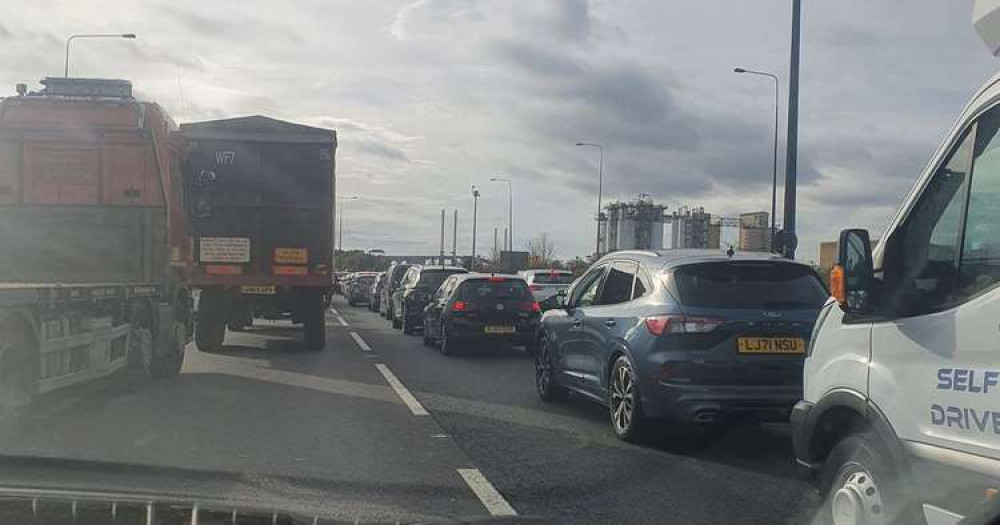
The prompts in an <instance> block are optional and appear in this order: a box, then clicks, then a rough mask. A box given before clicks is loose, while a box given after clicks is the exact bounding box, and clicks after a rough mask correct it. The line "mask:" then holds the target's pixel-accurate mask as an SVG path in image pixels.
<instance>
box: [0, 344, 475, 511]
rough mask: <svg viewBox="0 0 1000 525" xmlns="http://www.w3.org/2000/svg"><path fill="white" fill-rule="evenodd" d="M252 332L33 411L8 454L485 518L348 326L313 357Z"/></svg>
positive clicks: (435, 433) (446, 451) (429, 423)
mask: <svg viewBox="0 0 1000 525" xmlns="http://www.w3.org/2000/svg"><path fill="white" fill-rule="evenodd" d="M266 328H267V329H268V330H271V329H274V328H275V327H266ZM277 328H279V329H280V328H282V327H281V326H278V327H277ZM265 331H266V330H265ZM279 331H280V330H279ZM255 332H256V330H253V331H250V332H247V333H235V334H227V338H226V345H225V346H224V347H223V349H222V350H221V351H220V352H218V353H204V352H199V351H197V350H196V349H195V348H194V347H193V346H190V347H188V349H187V355H186V359H185V365H184V368H183V370H182V373H181V374H180V375H179V376H178V377H176V378H174V379H170V380H165V381H157V382H153V383H149V384H144V385H140V386H138V387H134V388H133V387H120V386H117V385H108V386H107V388H103V389H100V390H95V391H93V392H91V393H90V394H88V395H86V396H83V397H80V398H77V399H71V400H67V403H66V404H65V405H63V406H59V405H58V404H57V405H56V406H55V408H49V409H48V410H47V411H46V412H39V413H35V414H34V415H33V417H31V418H29V419H28V421H27V423H26V425H25V426H24V428H22V429H20V432H18V433H17V435H15V436H13V437H11V438H10V439H7V440H5V441H4V443H3V444H2V446H0V451H2V452H3V453H4V454H12V455H21V456H41V457H56V458H72V459H82V460H93V461H100V462H114V463H124V464H136V465H152V466H164V467H174V468H182V469H194V470H200V471H217V472H233V473H243V474H246V475H247V476H250V477H253V478H255V479H271V478H276V479H280V480H303V483H307V482H309V481H310V480H321V481H323V482H324V483H325V485H323V484H322V483H321V484H319V486H321V487H322V486H331V487H339V488H340V490H339V491H338V492H337V493H338V494H345V493H351V494H352V497H355V498H356V499H358V498H360V499H359V501H357V502H356V504H355V505H354V506H353V508H355V509H358V510H359V511H361V510H364V509H365V508H366V507H364V505H363V504H364V503H370V508H371V509H373V510H378V511H380V512H381V511H382V510H384V509H385V508H389V509H393V510H394V511H395V512H396V513H397V514H396V515H400V516H401V515H403V514H407V515H409V516H413V515H420V516H449V517H467V516H485V515H486V512H485V509H484V507H483V506H482V504H481V502H479V501H478V500H477V499H476V498H475V495H474V494H473V493H472V492H471V491H470V490H469V487H468V486H467V484H466V483H465V481H464V480H463V479H462V477H461V476H460V475H459V474H458V472H457V469H459V468H466V467H470V466H472V465H471V464H470V462H469V460H468V458H467V457H466V456H465V455H464V454H463V453H462V452H461V450H460V449H458V447H456V446H455V445H454V443H453V442H451V441H450V440H448V439H442V438H441V435H442V434H443V432H442V430H441V429H440V427H439V426H438V425H437V424H436V422H435V421H434V420H433V419H431V418H427V417H424V418H420V417H415V416H413V415H412V413H411V412H410V411H409V410H408V409H407V407H406V406H405V405H404V404H403V403H402V402H401V400H400V399H399V397H398V395H397V394H396V393H395V392H394V391H393V390H392V389H391V388H390V387H389V386H388V385H387V384H386V382H385V379H384V377H383V376H382V374H381V373H380V372H379V371H378V370H377V369H376V368H375V366H374V363H372V362H371V361H370V359H369V358H367V357H365V356H364V355H362V354H361V353H360V352H359V351H358V349H357V347H356V343H355V342H354V340H353V338H351V337H350V335H349V333H348V332H347V331H343V330H341V331H337V330H333V329H330V330H329V331H328V335H327V350H325V351H323V352H316V353H309V352H303V351H301V349H300V346H297V345H296V342H295V339H296V337H297V334H296V335H293V334H292V333H291V331H289V333H287V334H285V336H280V337H279V336H274V335H262V334H260V333H255ZM276 340H277V341H278V342H277V343H276V342H275V341H276ZM298 345H301V343H298ZM268 348H271V349H270V350H268ZM268 484H269V485H273V486H277V487H283V486H284V485H283V484H282V483H271V482H269V483H268ZM307 485H308V483H307ZM314 485H315V484H314ZM310 486H311V485H310ZM349 487H353V489H352V491H353V492H352V491H348V490H347V488H349ZM305 492H306V493H307V494H306V495H307V496H313V497H317V498H321V497H323V492H322V490H321V489H316V490H307V491H305ZM358 517H360V518H365V519H368V517H367V516H364V515H360V516H358Z"/></svg>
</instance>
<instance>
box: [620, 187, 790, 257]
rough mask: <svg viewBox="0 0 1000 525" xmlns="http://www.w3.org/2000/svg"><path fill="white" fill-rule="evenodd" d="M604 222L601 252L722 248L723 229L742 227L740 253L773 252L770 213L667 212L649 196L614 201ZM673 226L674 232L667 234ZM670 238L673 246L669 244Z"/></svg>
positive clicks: (681, 210) (695, 209) (691, 209)
mask: <svg viewBox="0 0 1000 525" xmlns="http://www.w3.org/2000/svg"><path fill="white" fill-rule="evenodd" d="M604 209H605V211H606V213H602V214H601V217H600V220H601V243H600V245H601V252H602V253H608V252H613V251H618V250H636V249H638V250H662V249H664V248H673V249H680V248H706V249H721V248H724V247H728V246H729V244H728V243H725V246H723V244H724V243H723V235H722V233H723V228H739V236H738V241H737V243H735V244H736V246H733V247H734V248H736V249H738V250H740V251H751V252H769V251H771V231H770V224H769V219H770V214H768V213H767V212H753V213H743V214H740V216H739V217H738V218H734V217H722V216H719V215H712V214H711V213H708V212H706V211H705V208H703V207H695V208H688V207H687V206H682V207H680V208H678V209H676V210H673V211H671V212H669V213H668V212H667V206H664V205H660V204H655V203H653V201H652V200H651V199H650V198H649V196H648V195H640V196H639V198H638V199H637V200H634V201H630V202H612V203H610V204H608V205H606V206H605V207H604ZM668 225H669V227H670V231H669V233H668V232H666V231H665V230H666V227H667V226H668ZM667 239H669V243H668V242H667Z"/></svg>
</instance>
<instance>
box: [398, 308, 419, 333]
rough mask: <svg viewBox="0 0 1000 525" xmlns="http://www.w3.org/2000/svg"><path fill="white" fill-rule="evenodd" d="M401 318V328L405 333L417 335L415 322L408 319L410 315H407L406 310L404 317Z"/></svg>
mask: <svg viewBox="0 0 1000 525" xmlns="http://www.w3.org/2000/svg"><path fill="white" fill-rule="evenodd" d="M400 317H402V318H403V319H402V321H401V326H400V328H401V329H402V330H403V333H404V334H406V335H414V334H416V333H417V332H416V331H415V330H414V329H413V322H412V321H411V320H410V318H409V317H408V314H407V313H406V310H405V309H404V310H403V315H401V316H400Z"/></svg>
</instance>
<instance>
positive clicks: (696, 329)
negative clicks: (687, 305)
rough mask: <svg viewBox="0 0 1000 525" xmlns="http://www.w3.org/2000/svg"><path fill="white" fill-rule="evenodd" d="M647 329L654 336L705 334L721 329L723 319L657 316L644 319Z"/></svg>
mask: <svg viewBox="0 0 1000 525" xmlns="http://www.w3.org/2000/svg"><path fill="white" fill-rule="evenodd" d="M644 321H645V323H646V329H647V330H649V333H651V334H653V335H663V334H703V333H706V332H711V331H712V330H715V329H716V328H718V327H719V325H721V324H722V323H723V322H725V321H724V320H722V319H715V318H712V317H687V316H683V315H657V316H652V317H647V318H645V319H644Z"/></svg>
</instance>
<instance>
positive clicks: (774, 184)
mask: <svg viewBox="0 0 1000 525" xmlns="http://www.w3.org/2000/svg"><path fill="white" fill-rule="evenodd" d="M733 72H734V73H746V74H748V75H758V76H762V77H768V78H770V79H771V80H773V81H774V158H773V160H772V161H771V243H770V246H771V251H774V220H775V217H774V216H775V214H776V211H777V200H778V113H779V110H780V93H781V82H780V81H779V80H778V75H775V74H774V73H768V72H766V71H754V70H752V69H743V68H742V67H738V68H736V69H733Z"/></svg>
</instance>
